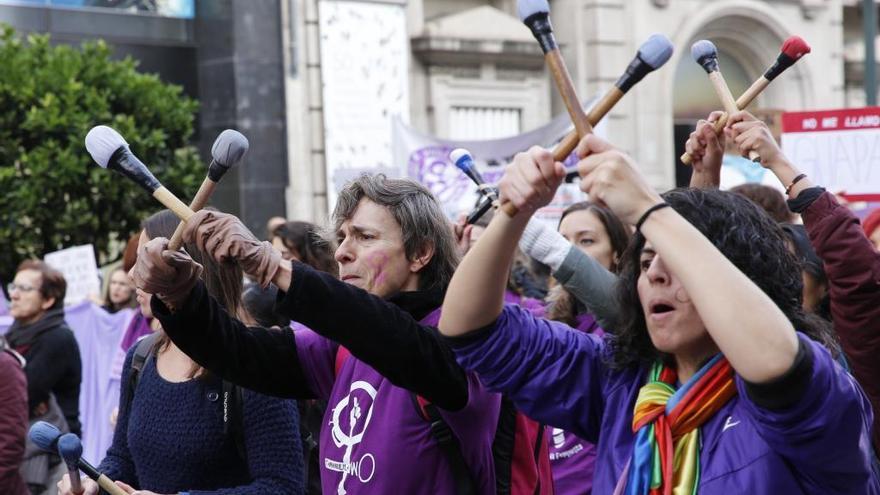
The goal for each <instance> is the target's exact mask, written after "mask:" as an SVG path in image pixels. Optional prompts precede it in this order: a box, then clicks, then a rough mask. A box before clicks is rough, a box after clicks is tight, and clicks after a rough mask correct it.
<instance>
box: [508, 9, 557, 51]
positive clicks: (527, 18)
mask: <svg viewBox="0 0 880 495" xmlns="http://www.w3.org/2000/svg"><path fill="white" fill-rule="evenodd" d="M516 8H517V11H518V12H519V18H520V20H522V21H523V23H524V24H525V25H526V27H528V28H529V30H530V31H531V32H532V36H534V37H535V39H536V40H538V44H539V45H541V50H542V51H543V52H544V53H550V52H551V51H553V50H556V49H557V48H558V45H557V44H556V38H555V37H554V36H553V26H552V25H551V24H550V4H549V3H547V0H519V1H518V2H517V5H516Z"/></svg>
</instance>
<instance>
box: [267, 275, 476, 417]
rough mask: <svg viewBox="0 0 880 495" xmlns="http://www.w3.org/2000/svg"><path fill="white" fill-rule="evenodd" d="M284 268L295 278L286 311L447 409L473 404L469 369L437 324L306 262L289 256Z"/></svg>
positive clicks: (284, 304)
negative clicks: (432, 324) (466, 371)
mask: <svg viewBox="0 0 880 495" xmlns="http://www.w3.org/2000/svg"><path fill="white" fill-rule="evenodd" d="M288 270H289V273H290V276H287V275H286V273H287V272H288ZM279 274H281V275H280V276H282V277H285V278H288V279H289V280H290V284H289V287H288V292H287V294H285V296H284V298H283V300H281V301H280V303H279V304H278V306H277V309H278V310H279V311H281V312H283V313H284V314H285V315H286V316H289V317H290V318H291V319H292V320H294V321H297V322H299V323H302V324H303V325H305V326H307V327H309V328H311V329H312V330H313V331H314V332H316V333H318V334H320V335H322V336H323V337H325V338H327V339H330V340H332V341H334V342H337V343H339V344H340V345H342V346H344V347H345V348H346V349H348V350H349V351H350V352H351V354H352V355H353V356H355V357H356V358H358V359H360V360H361V361H363V362H365V363H367V364H369V365H370V366H372V367H373V368H375V369H376V371H378V372H379V373H381V374H382V376H384V377H385V378H387V379H388V380H390V381H391V383H393V384H395V385H397V386H398V387H402V388H405V389H407V390H410V391H411V392H415V393H416V394H418V395H420V396H422V397H424V398H426V399H428V400H429V401H431V402H432V403H434V404H436V405H437V406H438V407H440V408H442V409H446V410H449V411H456V410H459V409H461V408H463V407H464V406H465V405H466V404H467V402H468V382H467V377H466V376H465V372H464V370H463V369H462V368H461V366H459V365H458V363H457V362H456V360H455V355H454V354H453V352H452V349H450V348H449V346H448V345H447V344H446V343H445V342H444V341H443V340H442V339H441V337H440V335H439V334H438V332H437V329H436V328H434V327H432V326H429V325H425V324H422V323H420V322H419V321H417V320H416V319H415V318H414V317H413V315H410V314H409V313H407V312H406V311H403V310H402V309H401V308H399V307H398V306H396V305H395V304H392V303H391V302H389V301H386V300H384V299H382V298H380V297H378V296H374V295H372V294H370V293H368V292H367V291H365V290H363V289H360V288H358V287H355V286H353V285H351V284H348V283H345V282H342V281H340V280H338V279H336V278H335V277H333V276H331V275H329V274H326V273H323V272H319V271H317V270H314V269H312V268H311V267H309V266H308V265H305V264H303V263H299V262H293V263H290V262H285V263H283V264H282V267H281V270H279ZM439 304H440V299H439V294H438V300H437V305H438V306H439ZM418 316H419V317H423V315H418Z"/></svg>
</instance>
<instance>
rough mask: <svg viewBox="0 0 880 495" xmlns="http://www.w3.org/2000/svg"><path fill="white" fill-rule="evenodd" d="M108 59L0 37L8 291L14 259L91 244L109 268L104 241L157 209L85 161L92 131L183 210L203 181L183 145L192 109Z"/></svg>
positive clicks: (90, 47)
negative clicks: (113, 141) (107, 133)
mask: <svg viewBox="0 0 880 495" xmlns="http://www.w3.org/2000/svg"><path fill="white" fill-rule="evenodd" d="M110 54H111V50H110V48H109V47H108V46H107V45H106V44H105V43H104V42H103V41H96V42H88V43H85V44H83V45H82V46H81V47H80V48H79V49H76V48H73V47H70V46H65V45H52V44H51V43H50V41H49V37H48V36H45V35H31V36H28V37H27V38H26V40H22V39H20V38H19V37H18V36H16V34H15V32H14V31H13V29H12V28H10V27H8V26H3V27H2V28H0V67H2V68H3V69H2V70H0V280H5V281H10V280H11V279H12V275H13V274H14V271H15V268H16V266H17V265H18V263H19V262H20V261H21V260H23V259H27V258H32V257H41V256H42V255H44V254H45V253H48V252H51V251H55V250H57V249H61V248H64V247H70V246H74V245H80V244H89V243H91V244H94V245H95V249H96V250H97V251H98V253H101V254H102V255H103V257H104V258H105V259H106V258H109V259H115V258H117V257H118V256H119V254H120V253H118V252H114V253H108V248H109V246H110V245H111V240H112V239H118V240H121V241H122V242H125V241H126V240H127V239H128V237H129V236H130V235H131V234H132V233H134V232H136V231H137V230H138V228H139V223H140V221H141V220H142V219H143V218H144V217H145V216H146V215H148V214H149V213H151V212H154V211H156V210H158V209H160V208H161V205H160V204H159V203H157V202H156V201H155V199H153V198H152V197H151V196H150V195H149V194H147V193H146V192H145V191H144V190H142V189H141V188H140V187H138V186H137V185H135V184H133V183H131V182H130V181H128V180H126V179H125V178H123V177H122V176H120V175H118V174H116V173H114V172H111V171H108V170H104V169H101V168H100V167H98V166H97V165H96V164H95V163H94V162H93V161H92V159H91V157H90V156H89V154H88V153H87V152H86V149H85V145H84V138H85V135H86V133H87V132H88V131H89V129H91V128H92V127H93V126H95V125H99V124H105V125H109V126H110V127H113V128H114V129H116V130H117V131H119V133H120V134H122V135H123V136H124V137H125V139H126V141H128V143H129V145H130V146H131V149H132V151H133V152H134V153H135V154H136V155H137V156H138V157H140V158H141V160H143V162H144V163H145V164H147V166H148V167H149V168H150V170H151V171H152V172H153V174H154V175H155V176H156V177H157V178H158V179H159V180H160V181H161V182H162V183H163V184H164V185H165V186H166V187H168V188H169V189H171V190H172V192H174V193H176V194H179V195H181V196H182V197H183V198H184V201H187V199H186V198H190V197H191V196H192V194H193V193H194V192H195V190H196V188H197V187H198V184H199V183H200V182H201V179H202V178H203V177H204V165H202V164H201V162H200V160H199V157H198V153H197V151H196V150H195V148H194V147H193V146H191V145H190V144H189V139H190V136H191V134H192V131H193V119H194V113H195V111H196V109H197V103H196V102H195V101H194V100H192V99H191V98H188V97H186V96H184V95H182V93H181V88H180V87H179V86H174V85H170V84H166V83H163V82H162V81H160V80H159V78H158V77H157V76H155V75H152V74H141V73H139V72H137V70H136V68H137V63H136V62H135V61H133V60H132V59H130V58H126V59H125V60H121V61H118V60H111V59H110Z"/></svg>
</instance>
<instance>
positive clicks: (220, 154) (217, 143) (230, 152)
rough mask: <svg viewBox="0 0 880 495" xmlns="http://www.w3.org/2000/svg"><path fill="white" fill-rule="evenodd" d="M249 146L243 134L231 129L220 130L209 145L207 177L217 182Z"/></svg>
mask: <svg viewBox="0 0 880 495" xmlns="http://www.w3.org/2000/svg"><path fill="white" fill-rule="evenodd" d="M249 147H250V144H249V143H248V140H247V138H246V137H244V134H242V133H240V132H238V131H234V130H232V129H226V130H225V131H223V132H221V133H220V135H219V136H217V139H215V140H214V145H213V146H211V158H212V161H211V166H210V167H209V168H208V178H210V179H211V180H212V181H214V182H219V181H220V178H221V177H223V174H225V173H226V171H227V170H229V169H230V168H231V167H233V166H235V165H236V164H238V162H240V161H241V160H242V158H244V155H246V154H247V152H248V148H249Z"/></svg>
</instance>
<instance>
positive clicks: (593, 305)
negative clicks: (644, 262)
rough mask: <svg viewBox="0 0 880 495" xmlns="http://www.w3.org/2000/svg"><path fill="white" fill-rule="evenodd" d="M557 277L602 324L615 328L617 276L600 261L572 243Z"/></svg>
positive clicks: (611, 329) (609, 328)
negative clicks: (615, 287) (615, 286)
mask: <svg viewBox="0 0 880 495" xmlns="http://www.w3.org/2000/svg"><path fill="white" fill-rule="evenodd" d="M553 277H554V278H556V280H558V281H559V283H560V284H562V286H563V287H565V288H566V290H568V291H569V292H571V294H572V295H573V296H574V297H575V298H576V299H577V300H578V301H579V302H580V303H581V304H583V305H584V306H586V308H587V311H588V312H589V313H591V314H592V315H593V316H595V317H596V320H597V321H598V322H599V325H600V326H601V327H602V328H603V329H605V330H607V331H613V330H614V326H615V324H616V323H617V321H616V320H617V312H618V307H617V298H615V296H614V284H615V283H616V282H617V275H615V274H613V273H611V272H609V271H608V270H606V269H605V267H604V266H602V265H600V264H599V262H598V261H596V260H595V259H593V258H592V257H590V256H588V255H587V254H585V253H584V252H583V251H581V250H580V249H578V248H576V247H575V246H571V248H570V249H569V250H568V254H566V255H565V259H564V260H563V261H562V264H561V265H560V266H559V268H558V269H557V270H556V271H555V272H553Z"/></svg>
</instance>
